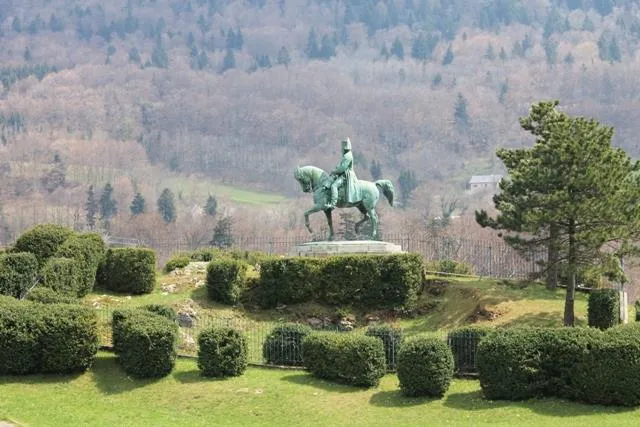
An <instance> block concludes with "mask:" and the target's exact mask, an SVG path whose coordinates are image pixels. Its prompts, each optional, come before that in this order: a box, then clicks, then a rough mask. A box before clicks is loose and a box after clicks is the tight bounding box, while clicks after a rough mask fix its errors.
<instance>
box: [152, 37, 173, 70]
mask: <svg viewBox="0 0 640 427" xmlns="http://www.w3.org/2000/svg"><path fill="white" fill-rule="evenodd" d="M151 65H153V66H154V67H158V68H168V67H169V56H168V55H167V52H165V50H164V47H163V46H162V42H161V41H160V38H158V41H157V43H156V45H155V47H154V48H153V52H151Z"/></svg>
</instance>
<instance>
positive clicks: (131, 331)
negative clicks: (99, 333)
mask: <svg viewBox="0 0 640 427" xmlns="http://www.w3.org/2000/svg"><path fill="white" fill-rule="evenodd" d="M112 327H113V346H114V350H115V351H116V354H117V356H118V362H119V363H120V366H122V369H123V370H124V371H125V372H126V373H127V374H129V375H131V376H132V377H135V378H158V377H163V376H166V375H168V374H169V373H170V372H171V371H172V369H173V367H174V365H175V360H176V349H177V340H178V325H177V324H176V323H175V322H171V321H170V320H169V319H167V318H165V317H162V316H160V315H157V314H155V313H151V312H149V311H146V310H128V311H119V312H118V313H117V314H116V312H114V314H113V321H112Z"/></svg>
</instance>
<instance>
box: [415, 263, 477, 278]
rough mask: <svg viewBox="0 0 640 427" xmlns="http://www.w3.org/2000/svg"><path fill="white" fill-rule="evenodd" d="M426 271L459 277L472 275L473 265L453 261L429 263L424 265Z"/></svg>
mask: <svg viewBox="0 0 640 427" xmlns="http://www.w3.org/2000/svg"><path fill="white" fill-rule="evenodd" d="M426 269H427V270H428V271H435V272H438V273H449V274H461V275H471V274H473V265H471V264H468V263H465V262H459V261H454V260H452V259H442V260H439V261H429V262H428V263H427V264H426Z"/></svg>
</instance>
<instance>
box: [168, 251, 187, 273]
mask: <svg viewBox="0 0 640 427" xmlns="http://www.w3.org/2000/svg"><path fill="white" fill-rule="evenodd" d="M190 262H191V258H189V256H187V255H174V256H172V257H171V258H169V261H167V263H166V264H165V265H164V270H163V271H164V272H165V273H171V272H172V271H173V270H176V269H178V268H184V267H186V266H187V265H189V263H190Z"/></svg>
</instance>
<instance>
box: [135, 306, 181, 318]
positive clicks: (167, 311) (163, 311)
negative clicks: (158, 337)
mask: <svg viewBox="0 0 640 427" xmlns="http://www.w3.org/2000/svg"><path fill="white" fill-rule="evenodd" d="M140 308H141V309H143V310H147V311H150V312H151V313H155V314H158V315H160V316H162V317H166V318H167V319H169V320H171V321H172V322H177V321H178V314H177V313H176V311H175V310H174V309H173V308H171V307H169V306H167V305H162V304H147V305H143V306H141V307H140Z"/></svg>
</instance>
